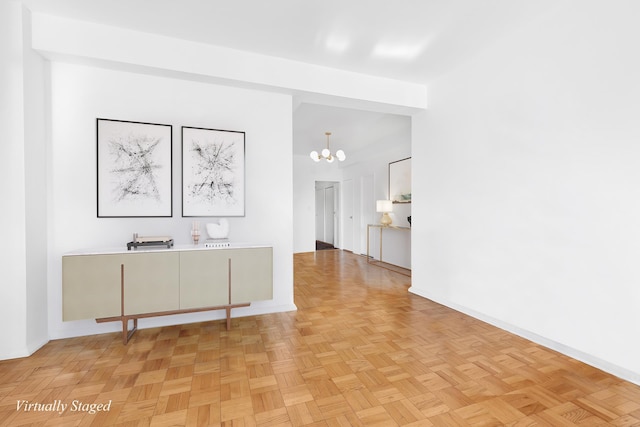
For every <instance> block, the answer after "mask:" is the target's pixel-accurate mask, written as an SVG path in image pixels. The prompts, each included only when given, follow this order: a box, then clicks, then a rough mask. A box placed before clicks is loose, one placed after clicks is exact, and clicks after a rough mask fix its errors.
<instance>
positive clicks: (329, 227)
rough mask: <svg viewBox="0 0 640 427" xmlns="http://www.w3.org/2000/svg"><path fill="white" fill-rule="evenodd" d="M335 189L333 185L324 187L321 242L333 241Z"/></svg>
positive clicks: (332, 242)
mask: <svg viewBox="0 0 640 427" xmlns="http://www.w3.org/2000/svg"><path fill="white" fill-rule="evenodd" d="M334 197H335V190H334V188H333V187H327V188H325V189H324V240H323V242H326V243H331V244H332V245H333V244H334V242H335V239H334V237H333V236H334V230H335V221H336V218H335V215H336V212H335V198H334Z"/></svg>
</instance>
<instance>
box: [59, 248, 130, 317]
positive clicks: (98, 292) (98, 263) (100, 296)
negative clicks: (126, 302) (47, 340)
mask: <svg viewBox="0 0 640 427" xmlns="http://www.w3.org/2000/svg"><path fill="white" fill-rule="evenodd" d="M122 262H123V259H122V257H121V256H120V255H74V256H63V257H62V320H63V321H69V320H80V319H97V318H101V317H111V316H119V315H120V264H121V263H122Z"/></svg>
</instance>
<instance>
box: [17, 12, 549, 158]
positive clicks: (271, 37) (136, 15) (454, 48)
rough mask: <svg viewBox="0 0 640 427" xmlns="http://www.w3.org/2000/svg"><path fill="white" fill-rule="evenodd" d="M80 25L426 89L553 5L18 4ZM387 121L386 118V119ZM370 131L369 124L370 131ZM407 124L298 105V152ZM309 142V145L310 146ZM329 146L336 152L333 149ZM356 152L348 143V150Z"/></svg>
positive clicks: (361, 141) (361, 139) (360, 141)
mask: <svg viewBox="0 0 640 427" xmlns="http://www.w3.org/2000/svg"><path fill="white" fill-rule="evenodd" d="M23 2H24V3H25V4H26V5H27V7H28V8H29V9H31V10H32V11H34V12H42V13H48V14H53V15H60V16H65V17H69V18H75V19H79V20H85V21H90V22H98V23H103V24H107V25H113V26H118V27H123V28H131V29H137V30H139V31H144V32H151V33H159V34H164V35H167V36H172V37H177V38H182V39H187V40H193V41H199V42H203V43H209V44H213V45H218V46H224V47H229V48H234V49H240V50H245V51H250V52H257V53H262V54H266V55H272V56H277V57H282V58H287V59H292V60H297V61H303V62H308V63H313V64H318V65H323V66H328V67H335V68H340V69H344V70H350V71H355V72H360V73H365V74H371V75H377V76H383V77H388V78H394V79H399V80H406V81H411V82H416V83H423V84H428V83H429V82H430V81H432V80H433V79H434V78H437V77H438V76H439V75H441V74H442V73H444V72H446V71H447V70H450V69H452V68H453V67H456V66H457V65H459V64H461V63H462V62H463V61H464V60H465V59H467V58H469V57H470V56H471V55H474V54H475V53H476V52H478V51H479V50H481V49H482V48H483V47H484V46H487V45H489V44H491V43H492V42H493V41H495V40H496V39H497V38H499V37H501V36H504V35H505V34H507V33H508V32H510V31H514V30H517V28H518V27H519V26H521V25H525V24H526V23H527V22H529V21H530V20H532V19H533V18H534V17H535V16H537V15H539V14H541V13H544V12H545V11H548V10H549V9H550V8H552V7H554V6H555V5H557V4H558V0H536V1H531V0H482V1H479V0H398V1H393V2H392V1H388V0H348V1H345V0H322V1H320V0H233V1H229V0H180V1H178V0H109V1H107V0H23ZM386 116H388V117H386ZM372 123H374V124H375V126H372ZM401 123H404V125H405V126H407V124H406V123H407V121H406V120H404V121H403V120H402V119H400V118H398V117H397V116H392V115H381V114H379V113H370V112H368V113H365V112H362V111H355V110H346V109H335V108H330V107H324V106H314V105H309V104H303V105H301V106H300V107H298V108H297V109H296V111H295V115H294V140H295V142H296V144H295V148H294V152H298V153H308V151H309V150H310V149H311V147H314V149H317V148H315V147H316V146H317V143H318V142H319V143H320V144H324V141H325V137H324V132H325V131H331V132H333V135H332V137H331V144H332V147H334V146H335V147H336V148H340V147H338V146H337V144H338V142H339V140H341V141H342V142H343V144H342V148H343V149H345V151H347V155H348V154H349V150H356V149H358V148H360V147H361V146H362V145H363V144H366V143H367V140H368V138H370V137H371V134H373V135H380V134H382V133H385V132H391V131H392V130H393V129H394V128H395V127H397V126H399V125H401ZM314 137H315V140H314ZM334 141H335V144H336V145H334ZM350 144H354V145H350Z"/></svg>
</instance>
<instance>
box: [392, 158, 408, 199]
mask: <svg viewBox="0 0 640 427" xmlns="http://www.w3.org/2000/svg"><path fill="white" fill-rule="evenodd" d="M389 199H390V200H391V201H393V203H411V157H409V158H407V159H402V160H398V161H395V162H391V163H389Z"/></svg>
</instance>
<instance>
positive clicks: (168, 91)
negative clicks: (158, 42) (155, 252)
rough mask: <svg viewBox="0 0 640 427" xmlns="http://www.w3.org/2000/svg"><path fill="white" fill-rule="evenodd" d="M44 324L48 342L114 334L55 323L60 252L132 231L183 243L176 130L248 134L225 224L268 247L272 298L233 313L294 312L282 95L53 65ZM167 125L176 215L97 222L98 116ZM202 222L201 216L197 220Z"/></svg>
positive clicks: (288, 105)
mask: <svg viewBox="0 0 640 427" xmlns="http://www.w3.org/2000/svg"><path fill="white" fill-rule="evenodd" d="M51 114H52V119H51V121H52V141H51V156H52V157H51V168H52V172H51V184H50V195H51V205H50V215H51V239H50V245H49V277H48V281H49V305H48V310H49V328H50V334H51V338H60V337H67V336H74V335H81V334H93V333H99V332H105V331H114V330H118V328H119V327H120V326H119V325H117V324H99V325H98V324H96V323H95V322H94V321H93V320H87V321H80V322H62V311H61V308H62V299H61V298H62V292H61V286H62V285H61V256H62V255H63V254H64V253H65V252H68V251H72V250H78V249H82V248H92V247H114V246H118V247H123V248H124V247H126V246H125V244H126V242H128V241H130V240H131V235H132V233H134V232H137V233H139V234H140V235H171V236H172V237H173V238H174V240H175V243H176V244H186V243H189V242H190V228H191V222H192V220H193V219H194V218H182V217H181V170H180V166H181V161H180V159H181V154H180V153H181V140H180V127H181V126H195V127H204V128H213V129H225V130H236V131H244V132H246V145H245V153H246V158H245V168H246V169H245V174H246V177H245V182H246V209H245V211H246V215H245V217H235V218H229V223H230V234H229V238H230V240H232V241H236V242H256V243H268V244H272V245H273V247H274V298H273V301H264V302H258V303H254V304H252V306H251V307H249V308H243V309H234V311H233V312H232V315H233V316H234V317H235V316H244V315H249V314H260V313H266V312H275V311H284V310H291V309H295V306H294V305H293V273H292V271H293V260H292V258H291V253H292V240H293V239H292V229H291V222H292V219H293V218H292V215H293V208H292V197H293V195H292V187H293V183H292V166H291V165H292V154H291V153H292V123H291V120H292V102H291V97H290V96H287V95H280V94H273V93H267V92H261V91H256V90H248V89H238V88H231V87H224V86H217V85H213V84H207V83H198V82H193V81H186V80H180V79H172V78H165V77H157V76H151V75H145V74H135V73H129V72H122V71H114V70H108V69H103V68H95V67H91V66H83V65H72V64H67V63H62V62H53V63H52V64H51ZM97 117H100V118H110V119H119V120H131V121H141V122H150V123H161V124H170V125H173V214H174V216H173V218H97V216H96V128H95V126H96V118H97ZM199 220H200V221H201V222H202V223H203V224H204V223H206V221H207V219H206V218H199ZM223 317H224V313H223V312H221V311H217V312H207V313H199V314H193V315H182V316H180V318H179V319H172V318H169V317H164V318H154V319H146V320H145V321H144V322H143V321H142V320H141V323H140V326H141V327H142V328H144V327H148V326H156V325H164V324H171V323H175V322H176V321H178V322H181V323H182V322H189V321H199V320H206V319H220V318H223Z"/></svg>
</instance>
